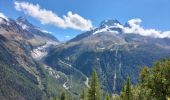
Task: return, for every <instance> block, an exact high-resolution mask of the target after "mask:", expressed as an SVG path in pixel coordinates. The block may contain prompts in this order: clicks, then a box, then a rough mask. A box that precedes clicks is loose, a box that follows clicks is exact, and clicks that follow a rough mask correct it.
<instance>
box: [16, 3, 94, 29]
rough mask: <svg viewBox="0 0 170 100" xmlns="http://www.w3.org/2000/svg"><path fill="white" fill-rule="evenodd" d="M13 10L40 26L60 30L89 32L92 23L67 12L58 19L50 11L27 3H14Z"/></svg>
mask: <svg viewBox="0 0 170 100" xmlns="http://www.w3.org/2000/svg"><path fill="white" fill-rule="evenodd" d="M14 4H15V8H16V10H18V11H23V12H24V13H25V14H27V15H29V16H32V17H34V18H36V19H38V20H39V21H41V23H42V24H51V25H55V26H57V27H60V28H64V29H65V28H71V29H77V30H81V31H86V30H90V29H91V28H92V22H91V21H90V20H88V19H85V18H83V17H82V16H80V15H78V14H74V13H72V12H71V11H69V12H68V13H67V14H66V15H63V16H62V17H59V16H58V15H57V14H55V13H54V12H52V11H50V10H46V9H42V8H40V6H39V4H36V5H34V4H31V3H28V2H17V1H16V2H15V3H14Z"/></svg>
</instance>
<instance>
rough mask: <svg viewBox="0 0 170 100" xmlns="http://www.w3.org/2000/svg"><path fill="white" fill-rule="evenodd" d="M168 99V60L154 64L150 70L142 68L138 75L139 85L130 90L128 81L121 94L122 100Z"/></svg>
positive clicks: (169, 80) (169, 68)
mask: <svg viewBox="0 0 170 100" xmlns="http://www.w3.org/2000/svg"><path fill="white" fill-rule="evenodd" d="M127 90H128V91H127ZM131 94H132V95H131ZM168 97H170V60H169V59H164V60H161V61H158V62H156V63H155V64H154V65H153V67H152V68H150V69H149V68H148V67H144V68H143V69H142V70H141V73H140V82H139V84H137V85H136V86H133V87H132V88H131V89H130V81H129V80H128V81H127V82H126V84H125V85H124V86H123V88H122V92H121V98H122V99H123V100H166V99H167V98H168Z"/></svg>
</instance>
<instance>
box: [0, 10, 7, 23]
mask: <svg viewBox="0 0 170 100" xmlns="http://www.w3.org/2000/svg"><path fill="white" fill-rule="evenodd" d="M0 17H1V18H0V24H2V23H4V21H3V19H5V20H7V21H8V18H7V17H6V16H5V15H4V14H3V13H1V12H0ZM2 18H3V19H2Z"/></svg>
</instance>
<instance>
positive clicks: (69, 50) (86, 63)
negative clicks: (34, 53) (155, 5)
mask: <svg viewBox="0 0 170 100" xmlns="http://www.w3.org/2000/svg"><path fill="white" fill-rule="evenodd" d="M116 24H120V23H119V22H118V21H117V20H106V21H103V22H102V23H101V25H100V26H99V27H98V28H96V29H93V30H91V31H88V32H85V33H82V34H80V35H78V36H77V37H75V38H74V39H72V40H70V41H68V42H66V43H65V44H62V45H59V46H57V47H56V48H55V49H54V50H52V51H51V52H50V53H49V55H48V56H47V57H46V59H45V62H46V64H47V65H49V66H52V67H53V68H56V69H57V70H61V71H62V72H65V73H66V70H68V69H65V70H63V69H62V68H63V67H64V65H60V60H62V61H64V62H67V63H69V64H70V65H72V67H74V68H76V69H77V70H78V71H80V72H82V73H83V74H85V75H86V76H88V77H89V76H90V75H91V72H92V70H93V69H96V70H97V72H98V74H99V76H100V81H101V83H102V84H101V85H102V88H103V89H104V90H105V91H110V92H114V93H118V92H119V91H120V89H121V86H122V83H123V82H124V80H126V78H127V77H128V76H130V77H131V79H132V83H136V82H137V81H138V80H137V78H138V77H137V75H138V73H139V71H140V69H141V68H142V67H143V66H144V65H147V66H151V65H152V63H153V62H154V61H156V60H158V59H161V58H164V57H170V39H169V38H153V37H146V36H141V35H138V34H125V33H123V30H122V29H121V28H117V27H115V25H116Z"/></svg>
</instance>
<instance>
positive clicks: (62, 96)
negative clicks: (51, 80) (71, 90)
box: [60, 92, 67, 100]
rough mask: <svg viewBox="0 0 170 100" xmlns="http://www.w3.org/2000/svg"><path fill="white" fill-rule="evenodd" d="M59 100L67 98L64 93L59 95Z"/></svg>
mask: <svg viewBox="0 0 170 100" xmlns="http://www.w3.org/2000/svg"><path fill="white" fill-rule="evenodd" d="M60 100H67V96H66V93H65V92H63V93H62V94H61V97H60Z"/></svg>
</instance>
